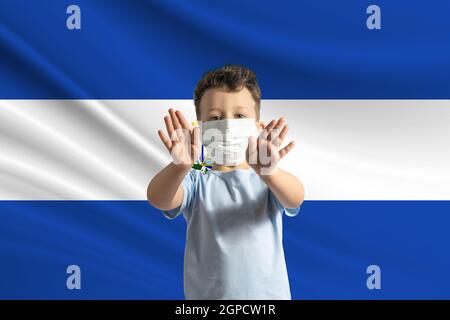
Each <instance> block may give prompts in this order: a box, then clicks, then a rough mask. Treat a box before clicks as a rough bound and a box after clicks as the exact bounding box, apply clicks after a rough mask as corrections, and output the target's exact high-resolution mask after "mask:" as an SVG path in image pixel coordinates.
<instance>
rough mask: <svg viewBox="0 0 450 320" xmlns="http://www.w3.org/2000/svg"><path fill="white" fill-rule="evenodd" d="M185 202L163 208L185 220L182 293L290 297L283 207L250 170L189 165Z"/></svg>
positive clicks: (291, 212) (210, 296)
mask: <svg viewBox="0 0 450 320" xmlns="http://www.w3.org/2000/svg"><path fill="white" fill-rule="evenodd" d="M182 186H183V188H184V198H183V203H182V204H181V206H180V207H178V208H176V209H173V210H170V211H163V212H164V215H165V216H166V217H167V218H169V219H173V218H175V217H177V216H178V215H180V214H183V216H184V218H185V219H186V221H187V232H186V248H185V254H184V295H185V298H186V299H188V300H193V299H227V300H228V299H239V300H240V299H249V300H251V299H253V300H254V299H267V300H270V299H285V300H290V299H291V293H290V288H289V281H288V274H287V270H286V263H285V259H284V250H283V244H282V217H283V212H285V214H286V215H287V216H291V217H292V216H295V215H297V214H298V212H299V210H300V207H298V208H295V209H286V208H283V206H282V204H281V203H280V202H279V201H278V200H277V199H276V198H275V196H274V194H273V193H272V192H271V191H270V189H269V188H268V187H267V185H266V184H265V183H264V181H263V180H262V179H261V178H260V177H259V176H258V175H257V174H256V173H255V172H254V171H253V170H252V169H248V170H246V169H237V170H233V171H228V172H220V171H215V170H212V171H209V172H207V173H205V174H203V173H202V172H200V171H199V170H191V171H190V172H189V173H188V174H187V175H186V177H185V178H184V180H183V182H182Z"/></svg>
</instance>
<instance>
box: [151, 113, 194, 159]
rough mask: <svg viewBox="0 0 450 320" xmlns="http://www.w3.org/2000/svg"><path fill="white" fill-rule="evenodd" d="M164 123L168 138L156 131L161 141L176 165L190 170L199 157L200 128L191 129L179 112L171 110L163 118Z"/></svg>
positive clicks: (161, 132) (160, 131)
mask: <svg viewBox="0 0 450 320" xmlns="http://www.w3.org/2000/svg"><path fill="white" fill-rule="evenodd" d="M164 122H165V124H166V129H167V133H168V136H167V135H166V134H165V133H164V132H163V131H162V130H158V135H159V137H160V139H161V141H162V142H163V143H164V145H165V146H166V148H167V150H168V151H169V153H170V155H171V157H172V159H173V162H174V163H175V164H176V165H180V166H185V167H189V168H190V167H191V166H192V164H193V163H194V162H195V161H196V160H197V159H198V157H199V156H200V152H201V139H200V128H199V127H195V128H193V127H192V125H191V124H190V123H189V122H188V121H187V120H186V118H185V117H184V115H183V113H182V112H181V111H179V110H177V111H175V110H174V109H172V108H171V109H169V115H168V116H165V117H164ZM169 137H170V138H169Z"/></svg>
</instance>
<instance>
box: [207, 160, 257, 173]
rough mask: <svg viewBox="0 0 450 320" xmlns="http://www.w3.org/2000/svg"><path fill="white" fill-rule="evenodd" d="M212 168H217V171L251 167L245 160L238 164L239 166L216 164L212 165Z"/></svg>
mask: <svg viewBox="0 0 450 320" xmlns="http://www.w3.org/2000/svg"><path fill="white" fill-rule="evenodd" d="M212 169H213V170H217V171H222V172H227V171H233V170H237V169H250V165H249V164H248V163H247V162H246V161H244V162H242V163H241V164H240V165H237V166H221V165H217V164H216V165H214V166H213V167H212Z"/></svg>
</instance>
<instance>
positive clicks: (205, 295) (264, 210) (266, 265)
mask: <svg viewBox="0 0 450 320" xmlns="http://www.w3.org/2000/svg"><path fill="white" fill-rule="evenodd" d="M260 100H261V92H260V89H259V85H258V82H257V80H256V76H255V74H254V73H253V72H252V71H250V70H249V69H247V68H245V67H241V66H237V65H226V66H224V67H222V68H219V69H216V70H213V71H210V72H208V73H206V74H205V75H204V76H203V78H202V79H201V80H200V81H199V82H198V84H197V87H196V89H195V93H194V102H195V108H196V113H197V120H198V121H199V122H200V123H201V128H200V127H198V126H196V127H194V128H193V127H192V126H191V124H190V123H189V122H188V121H187V120H186V119H185V117H184V116H183V114H182V113H181V112H180V111H174V110H173V109H170V110H169V115H168V116H166V117H165V118H164V121H165V124H166V129H167V132H168V135H166V134H165V133H163V131H162V130H159V131H158V134H159V136H160V138H161V140H162V142H163V143H164V145H165V147H166V148H167V149H168V150H169V152H170V154H171V156H172V158H173V162H171V163H170V164H169V165H168V166H166V167H165V168H164V169H162V170H161V171H160V172H159V173H158V174H157V175H156V176H155V177H154V178H153V179H152V181H151V182H150V184H149V186H148V190H147V197H148V201H149V202H150V204H152V205H153V206H155V207H156V208H159V209H161V210H162V211H163V212H164V215H165V216H166V217H167V218H169V219H173V218H175V217H177V216H178V215H180V214H183V215H184V218H185V219H186V221H187V237H186V250H185V257H184V293H185V298H186V299H189V300H192V299H286V300H290V299H291V294H290V288H289V281H288V275H287V270H286V264H285V260H284V251H283V245H282V215H283V212H284V213H286V215H288V216H295V215H296V214H297V213H298V211H299V209H300V205H301V204H302V202H303V199H304V188H303V185H302V183H301V182H300V181H299V180H298V179H297V178H296V177H294V176H292V175H291V174H289V173H287V172H286V171H283V170H282V169H280V168H278V167H277V163H278V161H279V160H280V159H281V158H283V157H284V156H285V155H286V154H287V153H288V152H289V151H290V150H291V149H292V147H293V146H294V142H293V141H291V142H290V143H289V144H288V145H286V146H285V147H283V148H281V147H280V146H281V145H282V144H283V140H284V138H285V136H286V134H287V131H288V127H287V125H286V124H285V121H284V119H283V118H280V119H279V120H272V121H271V122H270V123H269V124H267V125H264V123H263V122H261V121H259V113H260ZM200 129H202V130H201V132H200ZM205 131H209V132H210V134H209V135H208V134H206V133H205ZM211 132H212V133H215V134H211ZM212 136H213V138H211V137H212ZM169 137H170V138H169ZM202 144H203V145H204V146H205V149H206V155H207V156H208V155H209V156H210V157H211V159H212V161H213V164H212V168H211V170H207V171H206V172H202V171H200V170H194V169H192V165H193V164H194V163H195V161H196V160H198V158H199V156H200V154H201V151H202Z"/></svg>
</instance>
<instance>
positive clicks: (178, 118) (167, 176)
mask: <svg viewBox="0 0 450 320" xmlns="http://www.w3.org/2000/svg"><path fill="white" fill-rule="evenodd" d="M164 122H165V124H166V129H167V133H168V135H166V134H164V132H163V131H162V130H158V134H159V137H160V138H161V141H162V143H163V144H164V146H165V147H166V148H167V150H168V151H169V153H170V155H171V156H172V159H173V160H174V161H173V162H171V163H170V164H169V165H167V166H166V167H165V168H164V169H162V170H161V171H160V172H159V173H158V174H157V175H156V176H155V177H154V178H153V179H152V180H151V181H150V184H149V185H148V187H147V200H148V202H150V204H151V205H153V206H154V207H157V208H158V209H161V210H172V209H175V208H177V207H179V206H180V205H182V202H183V196H184V190H183V187H182V185H181V183H182V182H183V179H184V177H185V176H186V174H187V173H188V172H189V170H190V169H191V167H192V164H193V163H194V161H195V160H196V159H197V158H198V156H199V153H200V150H201V143H200V134H199V130H200V129H199V128H198V127H196V128H192V126H191V125H190V124H189V123H188V122H187V120H186V118H185V117H184V116H183V114H182V113H181V111H175V110H174V109H172V108H171V109H169V115H168V116H165V117H164Z"/></svg>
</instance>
